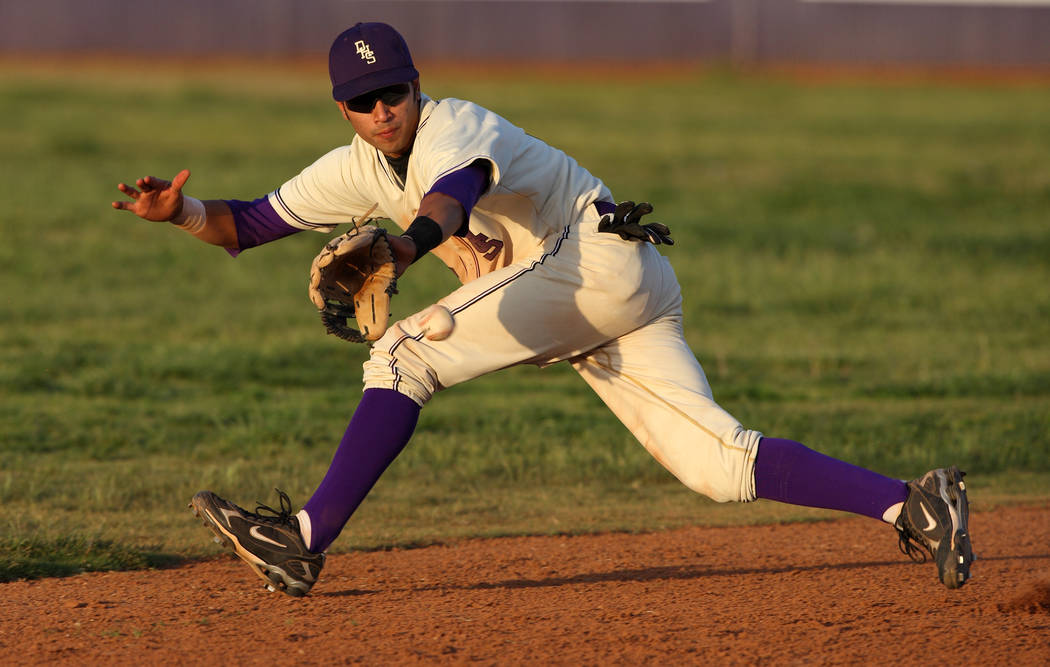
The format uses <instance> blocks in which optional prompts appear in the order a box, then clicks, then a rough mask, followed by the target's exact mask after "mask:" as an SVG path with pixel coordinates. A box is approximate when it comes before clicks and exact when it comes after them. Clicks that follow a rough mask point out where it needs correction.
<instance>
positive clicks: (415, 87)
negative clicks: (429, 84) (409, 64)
mask: <svg viewBox="0 0 1050 667" xmlns="http://www.w3.org/2000/svg"><path fill="white" fill-rule="evenodd" d="M412 91H413V94H414V95H415V99H416V104H419V103H420V102H422V101H423V90H422V89H421V88H420V87H419V77H416V78H415V79H412Z"/></svg>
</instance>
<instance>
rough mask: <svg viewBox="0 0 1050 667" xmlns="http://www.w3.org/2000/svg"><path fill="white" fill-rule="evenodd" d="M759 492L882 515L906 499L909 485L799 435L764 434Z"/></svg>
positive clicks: (758, 472) (787, 500)
mask: <svg viewBox="0 0 1050 667" xmlns="http://www.w3.org/2000/svg"><path fill="white" fill-rule="evenodd" d="M755 493H756V494H757V495H758V497H759V498H766V499H768V500H776V501H778V502H782V503H790V504H792V505H804V506H806V507H822V508H824V509H833V510H842V511H844V512H853V513H854V514H862V515H864V516H870V517H872V518H874V519H879V520H881V519H882V515H883V513H885V511H886V509H887V508H889V507H890V506H891V505H894V504H896V503H900V502H904V499H905V498H906V497H907V495H908V487H907V485H906V484H905V483H904V482H902V481H901V480H899V479H892V478H890V477H885V476H883V475H880V474H878V473H876V472H872V471H870V470H866V469H864V468H860V467H858V466H855V465H853V464H850V463H845V462H843V461H839V460H837V459H833V458H831V457H830V456H826V455H824V454H821V453H820V452H816V451H814V450H812V449H809V448H808V447H806V446H805V445H803V444H801V443H798V442H795V441H794V440H781V439H779V438H762V441H761V442H760V443H759V445H758V456H757V458H756V459H755Z"/></svg>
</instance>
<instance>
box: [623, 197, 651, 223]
mask: <svg viewBox="0 0 1050 667" xmlns="http://www.w3.org/2000/svg"><path fill="white" fill-rule="evenodd" d="M652 212H653V205H652V204H650V203H649V202H644V201H643V202H642V203H640V204H638V205H637V206H635V207H634V208H632V209H631V212H630V213H628V214H627V217H626V218H624V219H625V220H627V221H628V222H637V221H638V220H641V219H642V217H643V216H646V215H649V214H650V213H652Z"/></svg>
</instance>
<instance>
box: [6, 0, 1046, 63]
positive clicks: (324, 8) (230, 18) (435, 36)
mask: <svg viewBox="0 0 1050 667" xmlns="http://www.w3.org/2000/svg"><path fill="white" fill-rule="evenodd" d="M375 20H382V21H386V22H389V23H392V24H394V25H396V26H397V27H398V28H399V29H400V30H401V32H402V33H403V34H404V35H405V37H406V38H407V40H408V42H409V43H410V44H411V45H412V48H413V52H414V54H415V55H416V57H417V58H418V59H420V60H456V61H464V60H469V61H478V62H489V61H491V62H501V61H548V62H550V61H558V62H563V61H572V62H618V63H637V62H653V61H681V60H688V61H717V62H729V63H735V64H739V65H770V64H781V63H792V64H796V63H811V64H842V63H848V64H863V65H886V64H908V65H953V66H998V67H1017V66H1025V67H1027V66H1046V65H1050V2H1048V1H1047V0H652V1H642V2H623V1H618V0H568V1H549V0H492V1H485V0H384V1H382V2H353V1H350V0H182V1H180V2H158V1H156V0H143V1H137V2H132V1H129V0H94V1H93V2H83V1H82V0H35V1H34V2H22V1H17V0H3V2H0V52H7V53H19V54H53V53H67V52H93V53H98V52H103V53H110V54H150V55H166V56H171V55H175V56H194V57H200V56H209V55H211V56H214V55H219V54H235V55H241V56H260V57H271V58H286V57H295V56H311V55H315V54H318V53H323V52H325V51H326V50H327V46H328V44H329V43H330V41H331V39H332V37H333V36H334V35H335V34H338V32H340V31H341V30H342V29H343V28H344V27H346V26H348V25H351V24H353V23H354V22H356V21H375Z"/></svg>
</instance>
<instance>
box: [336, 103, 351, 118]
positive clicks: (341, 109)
mask: <svg viewBox="0 0 1050 667" xmlns="http://www.w3.org/2000/svg"><path fill="white" fill-rule="evenodd" d="M335 105H336V106H337V107H339V112H340V113H342V114H343V118H344V119H346V120H350V115H349V114H348V113H347V112H346V102H336V103H335Z"/></svg>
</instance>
